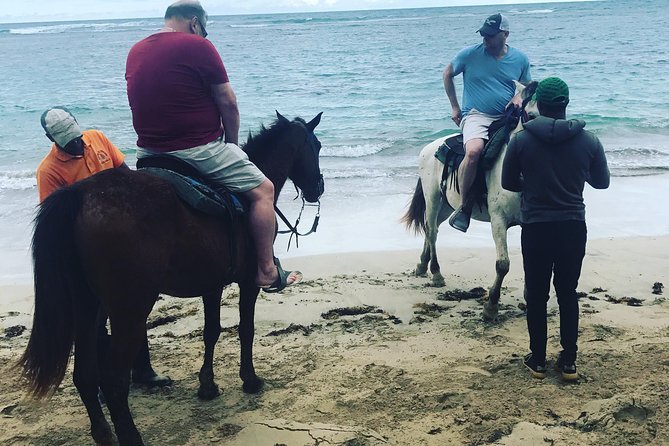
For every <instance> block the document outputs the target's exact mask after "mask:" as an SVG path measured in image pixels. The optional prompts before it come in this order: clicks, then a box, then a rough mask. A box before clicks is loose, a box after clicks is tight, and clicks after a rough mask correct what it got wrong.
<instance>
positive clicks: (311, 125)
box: [307, 112, 323, 132]
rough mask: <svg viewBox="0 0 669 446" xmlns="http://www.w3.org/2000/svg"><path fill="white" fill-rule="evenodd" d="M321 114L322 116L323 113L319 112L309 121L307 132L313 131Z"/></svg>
mask: <svg viewBox="0 0 669 446" xmlns="http://www.w3.org/2000/svg"><path fill="white" fill-rule="evenodd" d="M322 114H323V112H320V113H319V114H317V115H316V117H315V118H314V119H312V120H311V121H309V122H308V123H307V128H308V129H309V130H311V131H312V132H313V131H314V129H315V128H316V126H317V125H318V124H319V123H320V122H321V115H322Z"/></svg>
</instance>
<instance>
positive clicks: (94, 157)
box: [37, 107, 172, 387]
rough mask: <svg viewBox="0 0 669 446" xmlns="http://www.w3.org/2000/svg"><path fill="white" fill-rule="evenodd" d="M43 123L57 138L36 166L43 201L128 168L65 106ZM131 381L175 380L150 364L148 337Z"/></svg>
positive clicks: (103, 330)
mask: <svg viewBox="0 0 669 446" xmlns="http://www.w3.org/2000/svg"><path fill="white" fill-rule="evenodd" d="M41 122H42V127H43V128H44V131H45V132H46V136H47V138H49V139H50V140H51V141H53V142H54V144H53V145H52V146H51V151H49V153H48V154H47V155H46V156H45V157H44V159H43V160H42V162H41V163H40V165H39V167H37V191H38V193H39V200H40V203H41V202H43V201H44V200H45V199H46V198H47V197H48V196H49V195H51V194H52V193H53V192H54V191H56V189H58V188H61V187H64V186H69V185H70V184H73V183H76V182H77V181H80V180H83V179H86V178H88V177H90V176H91V175H94V174H96V173H98V172H101V171H103V170H107V169H112V168H115V167H118V168H122V169H128V166H127V165H126V164H125V162H124V158H125V155H123V153H121V151H120V150H119V149H117V148H116V146H114V144H112V143H111V141H109V140H108V139H107V137H106V136H105V135H104V134H102V132H100V131H98V130H84V131H82V130H81V128H80V127H79V124H78V123H77V120H76V119H75V118H74V116H72V113H70V111H69V110H68V109H66V108H64V107H53V108H50V109H48V110H47V111H45V112H44V113H43V114H42V118H41ZM108 342H109V339H108V334H107V327H106V326H104V325H103V326H102V327H100V333H99V341H98V343H99V346H100V349H104V348H105V346H106V345H107V343H108ZM132 381H133V382H135V383H138V384H145V385H147V386H149V387H155V386H160V387H162V386H167V385H170V384H172V380H171V379H170V378H169V377H167V376H162V375H158V374H157V373H156V372H155V371H154V370H153V368H152V367H151V359H150V357H149V344H148V341H147V342H145V343H144V346H143V347H142V349H141V350H140V352H139V354H138V355H137V358H136V359H135V363H134V364H133V367H132Z"/></svg>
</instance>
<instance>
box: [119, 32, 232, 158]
mask: <svg viewBox="0 0 669 446" xmlns="http://www.w3.org/2000/svg"><path fill="white" fill-rule="evenodd" d="M125 79H126V81H127V86H128V102H129V103H130V110H132V124H133V126H134V127H135V131H136V132H137V136H138V139H137V145H138V146H139V147H143V148H147V149H152V150H157V151H162V152H171V151H174V150H183V149H189V148H191V147H195V146H199V145H203V144H207V143H210V142H212V141H214V140H215V139H217V138H220V137H221V136H222V135H223V125H222V123H221V116H220V114H219V110H218V107H217V106H216V102H215V101H214V98H213V97H212V94H211V86H212V85H215V84H224V83H226V82H228V75H227V73H226V71H225V67H224V66H223V61H222V60H221V57H220V56H219V54H218V51H216V48H214V45H212V44H211V42H209V41H208V40H206V39H203V38H202V37H200V36H197V35H194V34H186V33H181V32H163V33H157V34H153V35H151V36H149V37H147V38H146V39H144V40H141V41H139V42H137V43H136V44H135V45H134V46H133V47H132V48H131V49H130V53H129V54H128V60H127V61H126V68H125Z"/></svg>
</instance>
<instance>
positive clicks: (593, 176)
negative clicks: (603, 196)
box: [588, 138, 611, 189]
mask: <svg viewBox="0 0 669 446" xmlns="http://www.w3.org/2000/svg"><path fill="white" fill-rule="evenodd" d="M595 139H596V141H597V148H596V150H595V153H594V157H593V159H592V164H590V178H588V184H590V185H591V186H592V187H594V188H595V189H606V188H607V187H609V184H610V183H611V174H610V173H609V165H608V163H607V162H606V155H604V147H602V143H601V142H600V141H599V139H598V138H595Z"/></svg>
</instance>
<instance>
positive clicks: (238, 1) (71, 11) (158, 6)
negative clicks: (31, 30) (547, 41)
mask: <svg viewBox="0 0 669 446" xmlns="http://www.w3.org/2000/svg"><path fill="white" fill-rule="evenodd" d="M172 1H173V0H0V3H1V4H2V7H1V8H0V23H6V22H39V21H52V20H91V19H110V18H139V17H162V16H163V14H164V13H165V9H166V8H167V6H168V5H169V4H170V3H172ZM544 2H546V1H544ZM549 2H550V1H549ZM520 3H523V4H525V3H543V2H538V1H535V0H513V1H511V0H508V1H507V0H202V5H203V6H204V7H205V9H206V10H207V12H208V13H209V15H225V14H262V13H276V12H315V11H346V10H358V9H392V8H422V7H431V6H462V5H491V4H520Z"/></svg>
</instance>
